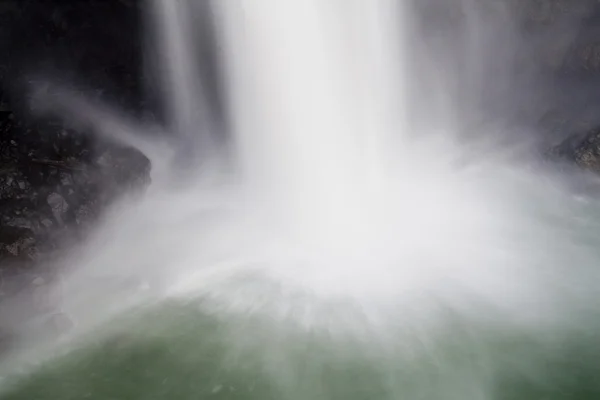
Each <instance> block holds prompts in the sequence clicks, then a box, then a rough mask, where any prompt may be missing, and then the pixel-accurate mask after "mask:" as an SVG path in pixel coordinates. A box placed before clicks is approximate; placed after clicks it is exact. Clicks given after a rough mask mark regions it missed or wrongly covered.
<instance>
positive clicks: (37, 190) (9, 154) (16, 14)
mask: <svg viewBox="0 0 600 400" xmlns="http://www.w3.org/2000/svg"><path fill="white" fill-rule="evenodd" d="M137 7H138V2H137V1H134V0H113V1H104V0H78V1H68V0H67V1H59V0H55V1H37V0H5V1H1V2H0V55H2V57H0V352H1V351H2V349H1V347H2V343H3V342H7V341H8V340H9V338H8V336H7V335H8V333H7V332H8V331H9V330H10V329H11V328H10V326H7V325H6V324H8V325H10V320H11V319H10V318H8V317H7V316H6V315H5V314H6V312H5V311H3V308H2V307H3V306H2V305H3V304H7V302H5V301H4V300H6V299H9V298H10V299H13V300H14V299H17V300H15V301H18V302H20V303H23V304H25V303H27V304H29V303H31V304H32V310H37V311H33V312H34V313H36V312H42V313H54V312H56V311H57V307H58V308H59V307H60V305H59V303H60V301H58V300H56V299H54V300H52V299H50V300H48V299H49V298H50V297H48V295H45V294H44V293H46V292H48V289H47V288H48V287H50V285H48V284H49V283H50V282H52V281H53V280H56V279H57V278H56V276H55V275H56V272H57V271H56V270H55V269H53V268H46V267H47V266H49V265H50V264H51V263H50V261H51V260H52V259H53V257H54V255H58V254H60V252H61V250H64V249H65V247H66V246H67V244H72V243H73V241H77V240H79V238H81V237H82V235H84V234H85V233H86V232H87V231H88V229H87V228H88V227H89V226H90V225H91V224H93V223H94V221H95V220H96V219H97V218H98V217H99V216H100V215H101V214H102V212H103V211H104V210H105V209H106V207H107V206H108V205H110V204H111V203H112V202H113V201H114V200H116V199H117V198H119V197H120V196H123V195H125V194H128V193H135V192H139V191H141V190H144V188H145V187H146V186H147V184H148V182H149V172H150V162H149V160H148V159H147V158H146V157H145V156H144V155H142V154H141V153H140V152H139V151H137V150H134V149H131V148H125V147H122V146H120V145H117V144H115V143H112V142H108V141H106V140H101V139H99V138H97V137H95V136H94V134H93V132H92V131H91V130H90V129H87V128H86V127H85V126H78V127H73V126H72V125H68V124H67V123H66V122H64V121H62V120H60V119H56V118H48V117H45V118H39V117H36V116H35V115H33V114H31V113H30V112H29V110H30V104H29V90H30V89H32V83H31V79H32V77H35V78H36V79H39V78H40V77H42V78H52V79H56V80H57V81H58V82H61V81H65V82H69V83H70V82H71V81H72V82H75V83H79V82H85V83H86V85H87V86H86V90H89V91H90V93H91V94H92V95H96V96H100V97H102V92H100V90H106V91H107V92H110V95H111V96H112V97H111V98H110V99H107V100H109V101H111V103H116V104H117V105H119V106H121V107H124V108H125V109H128V110H129V109H131V110H132V113H137V112H140V111H141V110H142V102H141V95H140V93H141V89H140V87H141V85H140V81H141V79H140V78H139V77H140V73H139V69H140V60H141V45H140V40H139V36H138V30H139V10H138V9H137ZM105 97H106V96H105ZM56 315H57V317H56V318H54V319H52V320H51V321H50V322H49V324H50V325H51V328H52V329H56V330H58V331H61V330H64V329H68V325H69V321H68V318H67V319H65V318H63V317H62V316H61V314H60V313H59V314H56Z"/></svg>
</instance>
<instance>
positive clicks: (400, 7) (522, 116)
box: [2, 0, 600, 399]
mask: <svg viewBox="0 0 600 400" xmlns="http://www.w3.org/2000/svg"><path fill="white" fill-rule="evenodd" d="M522 4H523V3H518V4H517V3H516V2H508V1H507V2H493V1H485V0H484V1H477V0H460V1H459V0H456V1H441V0H439V1H436V0H426V1H408V0H406V1H393V0H378V1H372V2H368V3H367V2H365V1H360V0H353V1H351V0H343V1H342V0H332V1H330V2H322V1H318V0H305V1H303V2H294V1H291V0H290V1H275V0H273V1H269V0H264V1H258V2H257V1H249V0H231V1H228V2H217V1H214V2H207V1H204V2H203V1H191V0H188V1H184V0H181V1H169V0H163V1H160V0H154V1H148V2H146V3H144V7H143V8H144V11H145V16H146V17H147V24H146V26H145V28H146V33H147V36H146V38H147V39H146V40H147V43H144V46H146V47H145V48H146V53H145V54H146V58H145V60H146V62H145V65H144V68H145V69H147V70H148V69H149V70H153V75H152V76H154V77H156V79H154V80H152V85H149V86H148V87H147V88H146V93H147V95H148V96H149V98H150V99H151V100H152V101H151V102H152V104H154V106H155V107H157V108H159V109H160V112H158V113H157V114H158V117H157V118H156V119H154V120H153V121H150V122H148V121H145V120H144V121H139V120H138V119H136V118H135V116H132V115H128V113H127V112H126V111H125V110H122V109H120V108H118V107H115V106H113V105H111V104H110V102H102V101H99V100H98V99H97V98H95V97H93V96H89V95H85V94H82V90H81V89H80V88H78V87H77V85H75V84H73V83H70V84H68V85H66V84H64V83H63V84H59V83H57V82H56V81H53V80H52V79H45V82H44V83H43V84H40V83H39V81H40V79H39V78H38V79H36V80H35V82H34V83H33V84H31V85H30V86H31V87H30V88H31V89H32V91H31V92H30V100H31V103H30V105H31V109H32V112H33V113H37V116H38V117H42V116H48V115H54V116H56V115H58V116H60V117H61V118H64V119H65V121H68V123H71V124H75V125H76V126H91V127H92V130H93V132H94V134H96V135H98V136H99V137H102V138H103V140H108V141H114V142H116V143H118V144H119V145H122V146H129V147H133V148H135V149H137V150H138V151H140V152H141V153H143V154H144V155H145V156H146V157H147V158H148V159H149V160H150V163H151V166H152V170H151V179H152V182H151V183H150V185H149V186H148V187H147V188H146V190H145V192H144V193H143V194H142V195H140V196H123V197H122V198H120V200H118V201H115V202H114V203H113V204H112V206H111V207H110V209H108V210H107V211H106V212H105V214H104V215H103V217H102V219H101V221H99V222H98V223H97V224H96V226H95V227H94V229H93V230H92V231H91V233H90V235H89V236H88V237H87V238H86V240H85V241H84V242H83V243H82V244H81V245H79V246H76V247H75V248H73V249H71V250H70V251H69V252H68V253H67V254H66V255H65V256H64V257H63V258H61V260H60V261H59V264H60V267H59V268H60V270H61V276H62V279H61V280H60V282H58V283H57V284H56V285H49V290H50V295H53V294H54V295H55V296H56V297H57V298H59V300H55V301H57V302H59V303H60V309H61V312H62V313H63V314H64V315H66V316H68V318H69V319H70V320H71V321H72V323H73V327H72V328H71V329H69V330H68V331H67V332H65V333H64V334H63V335H61V336H59V337H56V336H55V335H49V334H48V333H47V332H46V330H45V328H44V325H43V324H39V323H38V322H37V320H36V319H35V318H30V316H29V315H28V314H27V313H26V312H25V311H24V306H23V304H24V300H22V299H20V298H15V299H11V300H9V301H8V302H5V303H4V304H3V309H2V312H3V314H2V317H3V319H4V320H5V321H10V322H9V325H11V326H12V328H13V329H14V330H15V331H17V332H19V335H18V339H17V340H16V342H15V343H14V344H13V345H12V347H11V351H10V354H9V355H8V356H6V357H5V358H4V359H3V360H4V361H3V363H2V365H3V367H2V372H3V373H4V374H5V376H6V377H7V378H6V379H7V380H8V382H11V384H10V385H9V384H7V385H6V388H7V389H6V390H7V392H6V393H7V395H6V397H5V398H6V399H9V398H18V397H15V396H19V395H22V394H23V393H27V390H28V388H31V389H30V390H34V389H35V388H38V386H37V385H39V382H42V387H43V388H44V389H43V392H44V393H45V395H46V396H52V393H56V392H53V391H54V390H58V389H57V385H59V384H60V383H59V384H57V383H54V384H52V383H50V384H48V385H46V386H43V385H44V383H43V382H46V381H44V380H43V379H42V378H39V377H40V376H44V374H46V373H48V372H46V371H48V370H51V371H52V372H49V373H50V374H51V375H52V374H54V375H52V376H54V377H56V376H57V375H56V374H61V373H62V374H63V375H58V376H59V379H60V382H68V381H69V380H70V379H71V378H72V377H73V376H75V375H74V373H73V371H72V369H73V366H72V364H70V362H71V361H69V360H76V361H73V362H75V364H74V365H83V364H81V363H84V364H85V365H87V367H86V368H87V369H86V371H89V372H90V373H91V374H92V375H93V376H95V375H94V374H96V373H99V374H101V375H102V374H104V375H102V376H105V377H106V379H105V381H106V382H110V383H111V384H112V385H113V386H114V389H111V390H112V392H111V393H112V394H113V395H117V396H119V395H120V396H123V395H124V394H123V393H125V392H124V391H125V388H126V387H127V388H129V386H128V385H130V383H126V382H124V379H123V380H120V379H119V377H118V372H117V371H120V370H121V368H123V370H127V369H126V368H128V367H127V365H128V364H127V360H122V359H120V358H118V357H117V358H114V359H113V358H111V359H110V360H111V361H110V363H109V364H110V365H111V366H110V367H106V365H109V364H103V361H102V360H103V358H102V357H100V356H99V355H98V354H100V353H102V352H104V351H107V352H109V353H110V354H113V353H112V352H113V351H116V353H119V354H120V353H124V354H129V353H128V351H130V350H131V351H138V349H139V348H140V347H141V349H142V350H140V351H141V352H142V353H143V354H146V353H151V355H149V356H148V357H149V358H148V359H149V360H152V362H151V363H150V364H151V365H150V364H149V365H148V366H147V367H145V366H138V367H137V368H140V370H142V371H152V373H153V374H158V375H157V376H160V377H161V379H162V378H164V379H165V380H164V381H163V383H164V382H167V380H169V379H170V380H171V381H170V382H174V383H170V384H165V385H166V386H165V387H168V388H170V389H169V390H166V389H164V390H163V389H161V390H163V391H161V390H158V389H157V388H156V387H154V386H153V383H152V382H147V381H144V382H145V383H144V384H141V385H140V387H135V386H134V387H133V389H127V390H134V391H135V394H134V395H133V396H134V398H146V397H144V396H148V395H149V394H153V395H155V396H167V397H164V398H168V396H171V397H170V398H191V396H198V395H201V394H202V395H206V396H208V393H217V394H218V393H221V394H223V393H225V392H222V390H224V389H223V388H224V387H226V388H228V389H227V390H229V392H226V393H229V396H230V397H228V398H234V397H235V396H239V397H236V398H290V399H291V398H302V399H309V398H310V399H312V398H323V399H325V398H327V399H329V398H346V397H344V396H345V394H344V393H346V394H348V393H350V394H351V395H352V396H354V397H352V398H382V399H383V398H401V396H405V397H406V398H431V399H438V398H442V397H444V398H448V399H461V398H476V399H496V398H498V399H500V398H507V397H506V396H509V395H510V393H516V395H515V396H516V397H515V398H531V397H527V396H530V394H531V393H532V391H533V392H535V391H537V393H550V394H552V395H553V396H556V397H551V398H562V397H560V396H559V394H557V393H561V392H560V390H558V389H557V387H558V386H560V387H563V386H561V385H564V387H571V386H569V385H570V383H569V382H570V381H569V379H568V377H567V376H566V375H568V373H569V371H562V372H561V373H559V375H560V374H563V375H564V378H565V381H564V382H566V383H564V382H563V381H562V380H560V379H557V378H556V376H555V374H557V372H556V371H554V370H553V369H551V368H547V367H546V366H545V364H546V363H547V362H548V359H550V360H554V362H555V363H556V364H560V362H561V360H563V359H565V358H567V359H568V358H569V357H571V353H570V351H571V348H572V347H576V346H574V345H572V343H577V342H585V341H589V342H590V343H589V345H590V347H589V351H590V353H592V354H595V352H596V346H594V343H595V342H594V341H593V340H590V339H589V338H590V337H592V336H593V334H594V332H597V329H598V327H597V326H596V323H595V321H596V318H597V316H598V315H597V311H596V310H597V309H598V297H597V289H596V285H595V282H596V280H597V279H598V277H599V275H600V270H598V269H597V267H596V264H597V260H598V257H599V254H598V250H597V246H596V240H597V238H598V235H599V233H600V230H599V229H598V228H599V226H598V225H599V223H600V219H598V216H599V215H600V213H599V211H600V207H599V204H598V200H597V198H596V197H594V195H593V193H592V192H590V191H589V187H594V185H596V184H597V178H596V177H595V176H594V175H590V174H584V173H583V172H582V171H579V170H576V169H575V168H572V169H566V168H563V169H562V170H560V168H558V164H552V163H550V162H548V160H547V159H546V158H544V155H545V154H546V153H547V150H548V149H549V148H550V147H551V146H552V145H555V144H557V143H559V142H561V141H562V140H564V138H566V137H567V135H571V134H572V132H570V131H568V130H565V131H562V132H559V133H555V134H551V133H548V132H547V131H546V130H545V128H544V127H543V124H541V123H540V121H543V120H544V118H545V117H546V116H547V115H548V114H549V113H550V112H552V111H553V110H554V109H555V108H556V107H557V104H558V105H560V104H564V103H571V98H572V97H571V96H575V94H572V93H571V92H570V91H563V90H560V89H557V88H560V87H561V85H563V84H564V85H567V84H568V82H569V79H571V78H568V79H565V80H562V81H561V80H560V79H559V78H557V73H556V72H555V71H552V70H551V68H549V67H548V60H547V59H546V58H545V57H546V51H549V50H546V48H547V47H546V46H549V44H550V43H553V44H555V45H556V46H557V47H558V48H557V49H553V51H556V52H558V53H560V54H563V53H567V52H568V50H569V45H568V43H570V42H571V40H572V38H575V37H576V36H577V35H578V32H577V30H576V27H577V26H578V25H579V24H581V23H582V21H586V20H587V18H589V17H590V12H591V11H590V10H592V8H591V6H590V8H588V7H583V6H582V8H581V9H576V10H575V11H573V12H572V13H570V14H567V15H565V16H561V18H563V20H561V21H560V23H557V24H555V25H553V26H554V28H553V29H552V30H544V31H543V30H542V29H541V28H540V26H543V24H541V25H537V26H533V27H532V25H531V21H532V19H531V18H529V19H526V20H527V21H529V22H527V21H525V19H523V18H522V16H523V15H530V14H527V12H524V11H523V10H522V9H521V8H520V7H522ZM582 4H583V3H582ZM590 4H591V3H590ZM538 11H539V10H535V9H533V10H530V11H528V12H531V13H533V15H537V14H535V13H536V12H538ZM546 11H547V10H546ZM533 20H534V21H535V18H533ZM542 31H543V32H542ZM548 57H549V56H548ZM555 57H558V58H560V56H555ZM38 76H39V75H38ZM564 82H567V83H564ZM573 93H577V96H579V93H580V92H579V91H576V90H575V89H574V90H573ZM587 96H588V95H587V93H586V94H585V95H584V96H583V97H581V100H580V101H581V102H583V103H585V102H588V101H589V99H588V97H587ZM573 98H574V97H573ZM573 104H576V103H575V102H574V103H573ZM572 108H574V107H572ZM577 108H578V110H575V111H578V112H583V113H584V114H585V113H586V112H587V111H586V109H585V107H577ZM564 113H565V114H567V115H568V116H569V118H575V119H577V118H580V117H579V116H574V114H573V113H574V110H572V109H569V108H567V110H566V111H564ZM569 113H571V114H569ZM588 113H589V112H588ZM586 115H588V114H586ZM592 123H593V121H592ZM563 135H564V136H563ZM559 170H560V171H559ZM578 182H585V184H582V185H581V186H578V187H577V188H578V189H580V190H577V191H575V188H574V187H575V186H577V183H578ZM581 188H585V190H581ZM115 332H117V333H118V335H117V336H118V337H121V336H119V335H122V336H124V337H125V338H126V339H125V341H124V344H122V343H121V344H118V345H117V347H116V349H117V350H114V349H115V348H114V347H109V348H108V350H106V349H104V348H100V350H98V349H96V348H95V347H94V346H95V345H92V344H91V343H96V342H102V343H104V342H106V341H108V343H109V344H110V343H113V344H114V342H111V340H113V338H114V337H115V335H116V334H115ZM215 332H216V333H215ZM148 343H150V344H148ZM586 343H587V342H586ZM110 346H113V345H112V344H110ZM146 346H149V347H150V348H148V347H146ZM153 346H154V347H153ZM163 346H166V348H167V349H170V350H169V351H168V352H167V353H168V356H167V355H164V354H163V355H160V354H162V353H161V352H159V354H157V353H154V352H153V349H154V348H161V349H162V348H163ZM561 346H563V347H561ZM564 347H566V348H568V349H567V350H564ZM81 349H83V353H81ZM102 349H104V350H102ZM303 349H306V351H304V350H303ZM171 350H172V352H171ZM213 350H214V355H213V353H212V351H213ZM86 352H87V353H86ZM205 352H211V353H210V354H211V356H210V357H208V356H206V354H205ZM81 354H83V355H81ZM136 354H137V353H136ZM576 354H579V353H576ZM70 357H72V358H70ZM64 360H67V361H64ZM81 360H85V361H81ZM114 360H117V361H115V362H114V363H113V361H114ZM118 360H121V362H119V361H118ZM206 360H209V361H206ZM244 360H246V361H244ZM248 360H249V361H248ZM246 362H247V363H248V365H252V366H254V367H250V368H249V369H245V368H247V367H246V365H247V364H245V363H246ZM586 362H587V361H586V360H584V359H582V361H581V365H578V368H582V369H584V368H588V369H592V367H591V366H590V365H588V364H585V363H586ZM78 363H79V364H78ZM171 363H173V365H176V367H169V365H171ZM355 364H356V365H358V366H359V367H357V368H358V369H359V370H360V371H362V372H361V373H357V374H356V376H358V377H360V379H358V378H353V377H354V376H355V375H353V374H354V372H352V370H351V367H350V366H351V365H355ZM65 365H66V367H65ZM200 365H202V366H203V368H204V369H203V370H200V371H199V368H198V366H200ZM44 366H46V367H44ZM223 366H226V367H223ZM54 367H56V368H54ZM69 368H71V370H69ZM146 368H147V369H146ZM220 368H224V369H225V370H226V373H224V375H225V377H223V378H219V379H223V380H227V379H230V380H231V381H232V382H233V381H235V382H237V383H236V384H234V383H229V382H225V383H223V382H220V381H219V382H217V381H218V379H217V381H214V379H212V378H210V379H209V378H206V382H207V383H206V387H204V386H202V387H195V386H193V385H188V384H189V382H188V381H187V380H186V379H187V378H186V376H193V377H195V378H194V379H196V378H197V379H196V380H197V381H199V382H204V381H203V377H211V376H213V371H216V370H219V369H220ZM22 371H25V372H26V374H25V376H24V378H22V377H20V376H19V372H22ZM69 371H71V372H69ZM127 371H129V370H127ZM249 371H250V372H249ZM319 371H329V373H330V374H331V375H332V376H333V378H332V379H331V380H321V378H319ZM348 371H350V372H348ZM202 374H205V375H202ZM256 374H258V375H256ZM92 375H91V376H92ZM255 375H256V376H255ZM15 376H16V377H17V378H14V377H15ZM561 377H563V376H562V375H561ZM19 378H22V379H19ZM78 379H79V378H78ZM87 379H88V378H86V379H85V380H83V382H80V386H78V389H77V390H81V393H84V392H85V393H88V392H89V393H90V395H91V396H101V395H102V393H105V392H104V391H106V390H109V389H107V388H105V387H104V386H102V388H103V389H101V390H100V389H97V386H94V385H95V383H94V382H95V381H93V379H95V378H89V379H90V381H89V382H88V381H87ZM211 379H212V380H211ZM511 379H512V381H511ZM23 382H24V383H23ZM28 382H30V383H28ZM190 382H191V381H190ZM251 382H253V383H252V385H251V384H250V383H251ZM256 382H258V383H257V385H258V386H259V387H261V388H262V389H260V390H262V392H261V391H260V390H258V389H257V392H253V391H252V390H250V389H249V388H250V386H252V388H254V386H253V385H254V384H255V383H256ZM506 382H509V383H510V382H513V383H514V385H513V386H511V385H510V384H509V383H508V384H507V383H506ZM515 382H518V383H519V385H522V386H518V385H517V384H516V383H515ZM28 385H29V386H28ZM186 385H187V386H186ZM261 385H263V386H261ZM506 385H508V386H506ZM514 387H526V388H529V389H528V390H530V391H528V390H525V389H522V390H520V391H519V389H518V388H517V389H514ZM14 388H16V389H14ZM94 388H96V389H94ZM185 388H187V389H185ZM35 390H38V389H35ZM61 390H62V389H61ZM77 390H75V389H74V391H73V392H66V393H68V395H69V396H75V395H76V394H75V393H76V392H77ZM119 390H122V391H121V392H120V393H119ZM253 390H254V389H253ZM362 390H364V392H362ZM34 392H35V391H33V392H29V393H34ZM233 392H236V393H237V394H235V395H234V394H232V393H233ZM15 393H16V394H15ZM19 393H20V394H19ZM35 393H37V392H35ZM77 393H79V392H77ZM129 393H133V392H129ZM160 393H162V394H160ZM174 393H178V394H179V396H181V397H172V396H175V395H174ZM261 393H262V394H261ZM265 393H267V394H268V396H272V397H264V396H267V395H266V394H265ZM223 395H226V394H223ZM11 396H13V397H11ZM135 396H137V397H135ZM186 396H187V397H186ZM254 396H258V397H254ZM261 396H262V397H261ZM365 396H366V397H365ZM373 396H374V397H373ZM519 396H521V397H519ZM48 398H50V397H48ZM156 398H163V397H156ZM201 398H203V397H201Z"/></svg>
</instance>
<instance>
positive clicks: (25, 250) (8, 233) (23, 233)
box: [0, 226, 37, 261]
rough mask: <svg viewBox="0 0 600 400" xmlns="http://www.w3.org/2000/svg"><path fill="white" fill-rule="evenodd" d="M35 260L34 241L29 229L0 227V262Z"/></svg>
mask: <svg viewBox="0 0 600 400" xmlns="http://www.w3.org/2000/svg"><path fill="white" fill-rule="evenodd" d="M36 258H37V249H36V239H35V235H34V234H33V232H32V231H31V230H30V229H27V228H17V227H11V226H3V227H0V261H2V260H6V259H10V260H21V261H33V260H35V259H36Z"/></svg>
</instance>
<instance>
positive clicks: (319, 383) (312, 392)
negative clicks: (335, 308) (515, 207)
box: [0, 305, 600, 400]
mask: <svg viewBox="0 0 600 400" xmlns="http://www.w3.org/2000/svg"><path fill="white" fill-rule="evenodd" d="M124 321H125V322H123V321H122V322H115V323H114V325H115V327H117V329H112V330H109V331H107V332H106V333H97V334H96V335H94V336H93V337H92V338H91V339H89V340H86V341H84V342H82V343H81V344H79V345H78V346H76V348H74V349H73V350H72V351H70V352H69V353H67V354H66V355H62V356H56V357H54V358H52V359H50V360H47V361H46V362H44V363H42V365H40V366H38V367H36V368H33V369H32V370H31V371H29V372H28V373H23V374H20V375H19V376H12V377H10V378H8V379H6V380H5V381H4V384H3V388H4V390H3V394H2V395H0V398H1V399H2V400H38V399H39V400H46V399H47V400H61V399H64V400H75V399H92V400H95V399H98V400H100V399H102V400H109V399H114V400H117V399H119V400H120V399H123V400H125V399H144V400H153V399H170V400H187V399H190V400H192V399H194V400H198V399H205V398H206V399H240V400H242V399H260V400H267V399H274V400H275V399H282V400H283V399H285V400H287V399H290V400H318V399H340V400H351V399H364V400H370V399H410V400H413V399H424V400H428V399H432V400H433V399H451V400H454V399H457V400H458V399H500V400H521V399H523V400H538V399H539V400H553V399H557V400H558V399H598V398H600V379H598V377H600V340H599V339H600V336H596V335H595V334H596V333H600V330H595V329H592V328H589V329H583V328H581V327H568V328H566V329H564V330H562V332H554V333H552V334H550V333H549V334H548V335H544V334H541V335H540V334H538V335H536V336H533V335H531V334H530V333H527V332H526V331H524V330H519V329H516V328H515V329H505V330H503V331H499V330H498V329H491V328H490V327H487V328H483V327H482V326H479V327H477V326H476V324H469V323H467V322H466V321H461V320H460V319H456V318H454V317H453V318H451V319H449V320H448V321H449V322H448V324H445V325H444V326H443V327H439V328H438V329H437V330H436V333H435V334H432V335H425V336H423V335H419V334H417V333H414V335H412V334H401V333H398V336H397V338H398V339H397V340H396V339H394V338H393V336H394V335H391V339H390V336H389V335H388V336H386V339H383V338H382V337H381V336H378V335H377V334H376V333H373V335H364V336H362V337H361V338H358V337H356V338H354V337H353V336H352V335H348V336H344V337H338V336H336V335H333V334H331V332H329V333H328V332H327V331H311V332H307V331H300V330H298V329H297V328H294V327H292V326H289V325H288V324H285V323H281V322H278V321H269V320H268V319H263V320H259V319H256V318H254V319H251V318H245V317H227V318H225V317H223V316H217V315H209V314H207V313H203V312H200V311H198V309H197V308H195V307H191V306H184V305H169V306H162V307H160V308H157V309H154V310H152V311H150V312H144V313H142V314H136V315H131V316H128V317H127V318H124ZM588 325H592V324H591V323H589V324H588ZM376 338H379V339H380V340H377V339H376Z"/></svg>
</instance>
